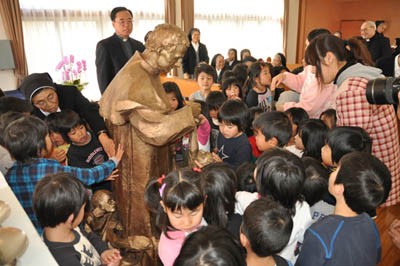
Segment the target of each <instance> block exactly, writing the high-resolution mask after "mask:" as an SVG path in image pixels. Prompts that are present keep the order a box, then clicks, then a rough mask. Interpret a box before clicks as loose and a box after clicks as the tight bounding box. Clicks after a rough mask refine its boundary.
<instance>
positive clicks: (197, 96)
mask: <svg viewBox="0 0 400 266" xmlns="http://www.w3.org/2000/svg"><path fill="white" fill-rule="evenodd" d="M194 74H195V78H196V81H197V84H198V85H199V87H200V90H197V91H195V92H193V93H192V94H191V95H190V96H189V100H191V101H193V100H200V101H203V102H204V101H205V100H206V98H207V96H208V94H209V93H210V91H211V87H212V85H213V84H214V82H216V80H217V72H216V71H215V69H214V68H213V67H212V66H210V65H209V64H206V63H200V64H199V65H198V66H196V68H195V72H194Z"/></svg>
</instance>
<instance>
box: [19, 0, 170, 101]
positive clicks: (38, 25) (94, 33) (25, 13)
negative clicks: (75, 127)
mask: <svg viewBox="0 0 400 266" xmlns="http://www.w3.org/2000/svg"><path fill="white" fill-rule="evenodd" d="M20 5H21V11H22V21H23V25H22V26H23V31H24V41H25V52H26V57H27V63H28V70H29V73H34V72H49V73H50V75H51V76H52V77H53V80H54V81H55V82H61V80H62V78H61V72H57V71H56V69H55V68H56V66H57V64H58V62H59V61H61V59H62V57H63V56H67V55H70V54H72V55H74V56H75V59H76V60H81V59H85V60H86V61H87V71H86V77H84V79H85V81H87V82H88V83H89V84H88V85H87V88H86V89H85V90H83V94H84V95H85V96H86V97H87V98H89V99H91V100H98V99H99V98H100V91H99V89H98V85H97V76H96V66H95V51H96V44H97V42H98V41H100V40H101V39H104V38H106V37H109V36H111V35H112V34H113V33H114V29H113V27H112V24H111V21H110V17H109V12H110V11H111V10H112V9H113V8H114V7H116V6H125V7H127V8H128V9H130V10H131V11H132V13H133V19H134V21H133V23H134V24H133V32H132V34H131V37H133V38H135V39H137V40H139V41H142V42H143V39H144V36H145V35H146V33H147V32H148V31H149V30H152V29H153V28H154V27H155V26H156V25H158V24H160V23H164V1H163V0H147V1H142V2H140V5H139V4H138V2H135V1H128V0H119V1H98V0H84V1H82V0H58V1H54V0H35V1H30V0H20Z"/></svg>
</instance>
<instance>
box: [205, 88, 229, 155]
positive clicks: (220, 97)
mask: <svg viewBox="0 0 400 266" xmlns="http://www.w3.org/2000/svg"><path fill="white" fill-rule="evenodd" d="M225 101H226V97H225V95H224V94H223V93H222V92H220V91H211V92H210V93H209V94H208V96H207V98H206V105H207V109H208V115H206V117H207V118H208V122H209V123H210V126H211V135H210V151H212V152H216V150H217V139H218V134H219V122H218V112H219V109H220V108H221V106H222V104H223V103H224V102H225Z"/></svg>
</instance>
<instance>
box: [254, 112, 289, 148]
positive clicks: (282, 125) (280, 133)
mask: <svg viewBox="0 0 400 266" xmlns="http://www.w3.org/2000/svg"><path fill="white" fill-rule="evenodd" d="M253 130H254V136H255V138H256V144H257V148H258V149H259V150H260V151H261V152H263V151H266V150H269V149H271V148H274V147H285V146H286V145H287V144H288V143H289V140H290V137H291V136H292V124H291V123H290V120H289V118H288V117H287V116H286V115H285V114H284V113H282V112H277V111H272V112H267V113H263V114H261V115H260V116H259V117H258V118H257V119H256V120H255V121H254V122H253Z"/></svg>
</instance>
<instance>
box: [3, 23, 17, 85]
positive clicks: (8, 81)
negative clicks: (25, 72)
mask: <svg viewBox="0 0 400 266" xmlns="http://www.w3.org/2000/svg"><path fill="white" fill-rule="evenodd" d="M6 39H8V38H7V35H6V32H5V30H4V26H3V20H2V18H1V16H0V40H6ZM1 57H2V55H1V54H0V58H1ZM0 60H1V59H0ZM16 87H17V79H16V78H15V76H14V71H13V70H0V88H1V89H2V90H3V91H8V90H15V89H16Z"/></svg>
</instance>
